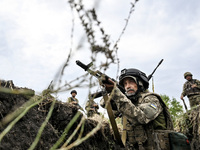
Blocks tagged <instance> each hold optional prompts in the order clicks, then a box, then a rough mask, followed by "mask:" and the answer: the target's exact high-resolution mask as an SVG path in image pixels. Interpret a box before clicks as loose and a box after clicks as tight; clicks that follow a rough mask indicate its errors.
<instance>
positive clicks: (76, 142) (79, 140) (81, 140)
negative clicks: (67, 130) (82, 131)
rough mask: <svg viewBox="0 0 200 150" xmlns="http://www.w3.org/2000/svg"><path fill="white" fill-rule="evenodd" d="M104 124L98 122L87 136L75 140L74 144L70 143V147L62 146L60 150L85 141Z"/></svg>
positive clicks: (69, 147)
mask: <svg viewBox="0 0 200 150" xmlns="http://www.w3.org/2000/svg"><path fill="white" fill-rule="evenodd" d="M101 126H102V123H101V122H99V123H98V124H97V126H96V127H95V128H94V129H93V130H92V131H91V132H89V133H88V134H87V135H86V136H85V137H83V138H81V139H78V140H76V141H75V142H73V143H72V144H70V145H69V146H68V147H66V148H61V149H59V150H69V149H71V148H73V147H75V146H78V145H79V144H81V143H82V142H84V141H85V140H87V139H88V138H89V137H91V136H92V135H94V134H95V133H96V132H97V131H98V130H99V129H100V128H101Z"/></svg>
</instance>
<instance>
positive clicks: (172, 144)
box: [154, 130, 191, 150]
mask: <svg viewBox="0 0 200 150" xmlns="http://www.w3.org/2000/svg"><path fill="white" fill-rule="evenodd" d="M154 142H155V149H156V150H190V149H191V148H190V144H189V141H188V138H187V137H186V136H185V135H184V134H182V133H179V132H175V131H172V130H155V131H154Z"/></svg>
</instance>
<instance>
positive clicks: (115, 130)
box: [103, 94, 124, 147]
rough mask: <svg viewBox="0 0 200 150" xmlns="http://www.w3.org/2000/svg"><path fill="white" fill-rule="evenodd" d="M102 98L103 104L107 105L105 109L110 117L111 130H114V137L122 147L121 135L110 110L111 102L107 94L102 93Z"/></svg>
mask: <svg viewBox="0 0 200 150" xmlns="http://www.w3.org/2000/svg"><path fill="white" fill-rule="evenodd" d="M103 98H104V101H105V104H106V105H107V107H106V109H107V113H108V117H109V119H110V123H111V126H112V129H113V132H114V136H115V139H116V141H117V143H118V144H120V146H122V147H124V144H123V142H122V139H121V136H120V134H119V130H118V128H117V124H116V122H115V117H114V114H113V111H112V107H111V104H110V102H108V95H107V94H106V95H103Z"/></svg>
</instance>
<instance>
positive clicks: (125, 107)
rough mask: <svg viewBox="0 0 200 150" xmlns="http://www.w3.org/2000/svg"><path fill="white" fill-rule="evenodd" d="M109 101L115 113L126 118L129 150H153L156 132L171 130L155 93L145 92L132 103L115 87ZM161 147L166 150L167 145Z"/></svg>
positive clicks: (169, 120) (165, 108)
mask: <svg viewBox="0 0 200 150" xmlns="http://www.w3.org/2000/svg"><path fill="white" fill-rule="evenodd" d="M111 100H112V101H114V102H115V104H116V106H117V111H119V112H120V113H121V114H122V117H123V118H124V117H125V118H127V124H126V130H127V139H126V141H127V142H126V143H127V144H126V147H127V148H129V149H133V150H134V149H142V148H141V147H143V148H145V150H153V149H155V146H156V143H155V141H154V140H153V139H154V138H155V135H156V134H155V133H156V131H161V130H167V129H169V130H171V129H173V125H172V121H171V118H170V116H166V114H168V115H169V113H168V112H167V113H164V111H167V107H166V106H165V107H164V105H165V104H164V103H163V102H161V98H160V97H159V95H157V94H155V93H150V92H149V91H148V90H146V91H145V92H142V93H140V94H139V95H138V96H137V100H135V101H134V102H132V101H131V100H130V99H128V98H127V97H126V96H125V95H124V94H123V93H122V92H121V91H120V90H119V89H118V88H117V87H116V88H114V89H113V92H112V94H111ZM101 104H102V102H101ZM167 117H168V118H167ZM164 138H167V137H164V136H163V139H160V138H159V139H158V140H159V141H162V140H164ZM167 142H169V141H167ZM160 143H161V142H160ZM167 145H168V146H167ZM161 147H162V150H168V149H169V143H166V142H165V143H164V144H163V145H162V146H161Z"/></svg>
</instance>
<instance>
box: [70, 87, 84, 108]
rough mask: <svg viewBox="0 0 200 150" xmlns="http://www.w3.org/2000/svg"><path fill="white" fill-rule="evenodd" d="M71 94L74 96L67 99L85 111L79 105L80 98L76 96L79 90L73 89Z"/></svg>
mask: <svg viewBox="0 0 200 150" xmlns="http://www.w3.org/2000/svg"><path fill="white" fill-rule="evenodd" d="M71 95H72V96H71V97H69V98H68V99H67V102H68V103H71V104H73V105H75V106H77V107H78V108H79V109H81V110H82V111H84V110H83V108H82V107H81V106H80V105H79V101H78V99H77V98H76V95H77V91H76V90H72V91H71Z"/></svg>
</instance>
